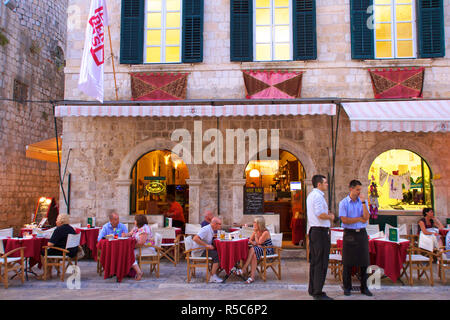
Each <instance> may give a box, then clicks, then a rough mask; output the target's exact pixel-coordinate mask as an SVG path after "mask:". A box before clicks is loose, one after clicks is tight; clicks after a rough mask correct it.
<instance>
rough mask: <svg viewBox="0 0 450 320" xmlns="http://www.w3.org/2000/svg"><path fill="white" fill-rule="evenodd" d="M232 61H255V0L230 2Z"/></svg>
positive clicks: (231, 0)
mask: <svg viewBox="0 0 450 320" xmlns="http://www.w3.org/2000/svg"><path fill="white" fill-rule="evenodd" d="M230 10H231V12H230V13H231V26H230V58H231V61H253V0H230Z"/></svg>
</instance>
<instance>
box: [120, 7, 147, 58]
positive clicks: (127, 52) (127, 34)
mask: <svg viewBox="0 0 450 320" xmlns="http://www.w3.org/2000/svg"><path fill="white" fill-rule="evenodd" d="M144 11H145V0H122V16H121V26H120V63H124V64H141V63H142V62H143V54H144Z"/></svg>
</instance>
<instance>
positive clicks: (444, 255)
mask: <svg viewBox="0 0 450 320" xmlns="http://www.w3.org/2000/svg"><path fill="white" fill-rule="evenodd" d="M448 269H450V250H445V251H442V252H440V253H439V277H440V278H441V281H442V283H444V284H446V283H447V281H446V280H445V270H448Z"/></svg>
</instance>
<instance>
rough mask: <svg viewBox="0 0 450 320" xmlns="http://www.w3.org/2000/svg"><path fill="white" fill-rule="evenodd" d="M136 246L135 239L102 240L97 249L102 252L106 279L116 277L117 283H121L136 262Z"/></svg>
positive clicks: (101, 258) (101, 259) (101, 256)
mask: <svg viewBox="0 0 450 320" xmlns="http://www.w3.org/2000/svg"><path fill="white" fill-rule="evenodd" d="M135 244H136V240H134V239H133V238H128V239H117V240H106V239H102V240H100V242H99V243H97V249H99V250H101V255H100V263H101V264H102V266H103V270H104V274H105V277H104V278H105V279H107V278H109V277H111V276H113V275H116V277H117V281H118V282H121V281H122V279H123V277H125V276H126V275H127V274H128V273H129V271H130V269H131V266H132V265H133V263H134V261H135V256H134V246H135ZM95 257H96V256H95Z"/></svg>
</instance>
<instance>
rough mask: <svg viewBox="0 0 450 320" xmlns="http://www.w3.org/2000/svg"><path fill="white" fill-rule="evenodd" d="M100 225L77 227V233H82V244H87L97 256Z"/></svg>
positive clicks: (94, 255) (93, 254)
mask: <svg viewBox="0 0 450 320" xmlns="http://www.w3.org/2000/svg"><path fill="white" fill-rule="evenodd" d="M100 229H101V228H100V227H97V228H76V229H75V231H76V233H81V237H80V246H83V245H86V247H88V248H89V250H91V252H92V256H93V257H96V256H97V238H98V234H99V233H100Z"/></svg>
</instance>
